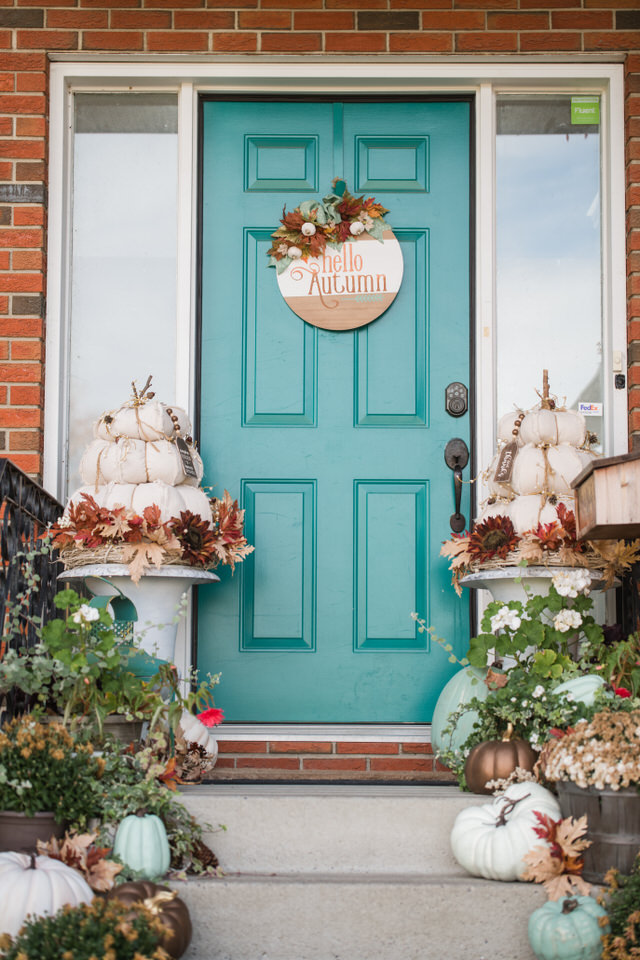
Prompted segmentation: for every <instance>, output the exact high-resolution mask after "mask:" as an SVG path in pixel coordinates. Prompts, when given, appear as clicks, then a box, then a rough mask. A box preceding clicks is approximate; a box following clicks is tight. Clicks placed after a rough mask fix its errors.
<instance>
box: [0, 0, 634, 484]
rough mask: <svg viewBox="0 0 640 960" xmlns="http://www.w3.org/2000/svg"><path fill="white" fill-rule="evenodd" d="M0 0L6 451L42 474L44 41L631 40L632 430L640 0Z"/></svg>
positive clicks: (399, 50)
mask: <svg viewBox="0 0 640 960" xmlns="http://www.w3.org/2000/svg"><path fill="white" fill-rule="evenodd" d="M493 6H494V7H495V8H497V9H487V7H488V3H487V0H46V2H43V0H0V455H2V454H3V453H4V454H5V455H9V456H10V457H11V458H12V459H13V460H14V462H15V463H17V464H18V465H19V466H21V467H22V468H23V469H25V470H27V471H28V472H29V473H33V474H39V473H40V470H41V449H42V413H41V410H42V400H43V396H42V383H43V367H42V350H43V346H42V337H43V326H42V324H43V316H44V301H43V294H44V289H45V274H46V264H45V256H44V244H45V231H46V183H47V174H46V137H47V111H48V105H47V77H48V71H47V54H48V53H49V52H61V51H65V52H69V51H77V52H86V53H95V52H100V53H109V52H113V53H123V52H125V53H148V52H162V53H198V54H211V55H215V54H230V53H232V54H253V55H255V54H266V55H270V54H304V53H309V54H320V53H329V54H334V55H335V54H372V55H376V54H413V53H419V54H445V55H446V54H457V55H464V54H478V53H480V54H491V53H496V54H502V55H504V54H507V55H508V54H541V53H553V54H554V55H556V56H558V55H560V56H561V55H562V54H565V53H566V54H576V53H605V54H606V53H609V52H611V53H616V54H619V53H625V54H627V58H626V115H627V130H626V137H627V139H626V157H627V184H628V193H627V243H628V296H629V300H628V319H629V340H630V345H631V346H630V369H629V384H630V390H629V407H630V429H631V431H632V434H634V435H635V437H637V439H638V442H639V443H640V11H639V10H638V0H547V6H546V8H545V9H541V8H540V3H539V2H538V0H493Z"/></svg>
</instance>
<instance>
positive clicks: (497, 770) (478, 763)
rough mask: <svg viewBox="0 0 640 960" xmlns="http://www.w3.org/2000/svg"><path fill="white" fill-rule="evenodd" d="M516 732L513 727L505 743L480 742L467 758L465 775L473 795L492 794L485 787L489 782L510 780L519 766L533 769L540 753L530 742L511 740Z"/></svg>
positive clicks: (510, 728) (494, 741)
mask: <svg viewBox="0 0 640 960" xmlns="http://www.w3.org/2000/svg"><path fill="white" fill-rule="evenodd" d="M512 730H513V727H512V726H511V724H509V730H508V731H507V733H506V734H505V736H504V737H503V739H502V740H487V741H485V742H484V743H478V744H477V745H476V746H475V747H474V748H473V750H472V751H471V753H470V754H469V756H468V757H467V761H466V763H465V765H464V775H465V779H466V781H467V786H468V787H469V790H471V791H472V792H473V793H491V792H492V791H491V790H487V788H486V786H485V784H486V783H488V781H489V780H503V779H506V778H507V777H509V776H510V775H511V774H512V773H513V772H514V770H515V769H516V767H522V769H523V770H533V767H534V764H535V762H536V760H537V759H538V754H537V753H536V752H535V750H534V749H533V748H532V746H531V745H530V744H529V743H528V742H527V741H526V740H511V739H510V737H511V733H512Z"/></svg>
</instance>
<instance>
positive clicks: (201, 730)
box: [179, 710, 218, 757]
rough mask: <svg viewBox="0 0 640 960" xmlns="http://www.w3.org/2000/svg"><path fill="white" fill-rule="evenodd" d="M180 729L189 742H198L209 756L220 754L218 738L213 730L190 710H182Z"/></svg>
mask: <svg viewBox="0 0 640 960" xmlns="http://www.w3.org/2000/svg"><path fill="white" fill-rule="evenodd" d="M179 730H180V731H181V732H182V736H183V738H184V739H185V740H186V741H187V743H197V744H198V745H199V746H201V747H202V748H203V750H206V751H207V753H208V754H209V756H211V757H217V756H218V740H217V737H216V735H215V734H214V732H213V730H212V729H211V727H207V726H205V724H204V723H202V721H201V720H198V718H197V717H196V716H194V715H193V714H192V713H189V711H188V710H183V711H182V716H181V717H180V727H179Z"/></svg>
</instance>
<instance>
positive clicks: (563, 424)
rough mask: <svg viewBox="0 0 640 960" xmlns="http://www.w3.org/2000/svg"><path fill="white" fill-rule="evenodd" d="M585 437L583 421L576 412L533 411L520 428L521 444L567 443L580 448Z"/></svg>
mask: <svg viewBox="0 0 640 960" xmlns="http://www.w3.org/2000/svg"><path fill="white" fill-rule="evenodd" d="M586 436H587V428H586V423H585V419H584V417H583V416H582V414H581V413H578V411H577V410H533V411H531V412H530V413H527V414H525V417H524V419H523V421H522V424H521V426H520V434H519V437H520V441H521V442H522V443H536V444H537V443H550V444H553V445H554V446H557V445H558V444H560V443H569V444H571V445H572V446H574V447H581V446H582V445H583V443H584V442H585V439H586Z"/></svg>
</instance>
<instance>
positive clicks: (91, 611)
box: [71, 603, 100, 623]
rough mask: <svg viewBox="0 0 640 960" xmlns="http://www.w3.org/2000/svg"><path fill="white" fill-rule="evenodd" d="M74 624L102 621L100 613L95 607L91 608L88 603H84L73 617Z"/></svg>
mask: <svg viewBox="0 0 640 960" xmlns="http://www.w3.org/2000/svg"><path fill="white" fill-rule="evenodd" d="M71 619H72V620H73V622H74V623H93V621H94V620H99V619H100V611H99V610H96V608H95V607H90V606H89V604H88V603H83V604H82V606H81V607H80V609H79V610H76V612H75V613H74V614H73V615H72V617H71Z"/></svg>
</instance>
